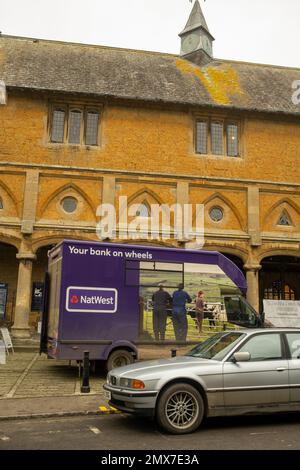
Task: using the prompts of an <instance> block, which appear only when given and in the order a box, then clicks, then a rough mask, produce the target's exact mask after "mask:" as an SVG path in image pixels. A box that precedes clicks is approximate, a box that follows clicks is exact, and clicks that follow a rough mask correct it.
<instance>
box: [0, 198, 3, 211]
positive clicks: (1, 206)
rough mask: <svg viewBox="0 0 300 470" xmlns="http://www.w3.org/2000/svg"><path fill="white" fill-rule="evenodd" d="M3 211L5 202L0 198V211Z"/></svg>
mask: <svg viewBox="0 0 300 470" xmlns="http://www.w3.org/2000/svg"><path fill="white" fill-rule="evenodd" d="M1 209H3V201H2V198H1V197H0V210H1Z"/></svg>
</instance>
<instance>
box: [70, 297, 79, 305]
mask: <svg viewBox="0 0 300 470" xmlns="http://www.w3.org/2000/svg"><path fill="white" fill-rule="evenodd" d="M70 302H71V304H78V302H79V297H78V296H77V295H72V296H71V300H70Z"/></svg>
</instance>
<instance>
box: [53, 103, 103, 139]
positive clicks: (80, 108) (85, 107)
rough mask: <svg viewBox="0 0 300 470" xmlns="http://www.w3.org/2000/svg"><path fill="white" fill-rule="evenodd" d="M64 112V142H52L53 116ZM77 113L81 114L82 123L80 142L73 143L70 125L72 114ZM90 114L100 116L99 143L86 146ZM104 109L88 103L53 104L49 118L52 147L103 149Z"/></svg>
mask: <svg viewBox="0 0 300 470" xmlns="http://www.w3.org/2000/svg"><path fill="white" fill-rule="evenodd" d="M57 110H59V111H64V113H65V120H64V137H63V141H62V142H54V141H52V125H53V114H54V111H57ZM72 111H76V112H80V113H81V123H80V142H79V143H71V142H69V131H70V129H69V123H70V116H71V112H72ZM88 113H96V114H98V116H99V117H98V133H97V142H96V143H95V144H91V143H89V144H86V130H87V117H88ZM102 114H103V107H102V106H101V105H93V104H86V103H78V102H74V103H72V102H68V103H66V102H59V101H55V102H52V103H51V104H50V106H49V117H48V141H49V143H50V144H51V145H67V146H72V147H73V146H76V147H78V146H80V147H87V148H89V147H91V148H99V147H101V122H102Z"/></svg>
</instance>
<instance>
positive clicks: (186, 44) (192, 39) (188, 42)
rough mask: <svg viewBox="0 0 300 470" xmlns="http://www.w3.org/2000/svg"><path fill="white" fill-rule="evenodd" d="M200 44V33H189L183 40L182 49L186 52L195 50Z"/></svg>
mask: <svg viewBox="0 0 300 470" xmlns="http://www.w3.org/2000/svg"><path fill="white" fill-rule="evenodd" d="M198 44H199V36H198V34H195V33H193V34H189V35H188V36H187V37H186V38H184V40H183V41H182V50H183V52H184V53H185V54H188V53H189V52H192V51H194V50H195V49H196V48H197V46H198Z"/></svg>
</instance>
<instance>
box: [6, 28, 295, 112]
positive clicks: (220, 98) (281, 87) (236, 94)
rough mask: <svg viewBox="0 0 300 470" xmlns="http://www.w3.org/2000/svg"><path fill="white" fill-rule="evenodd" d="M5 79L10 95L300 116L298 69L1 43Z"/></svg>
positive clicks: (50, 43) (70, 46) (65, 45)
mask: <svg viewBox="0 0 300 470" xmlns="http://www.w3.org/2000/svg"><path fill="white" fill-rule="evenodd" d="M0 80H4V81H5V83H6V86H7V87H8V88H9V87H10V88H22V89H28V90H29V89H31V90H44V91H53V92H64V93H80V94H85V95H91V96H94V97H99V98H100V97H101V98H104V97H113V98H117V99H127V100H128V99H130V100H140V101H146V102H147V101H148V102H153V103H167V104H171V103H172V104H180V105H187V106H196V107H203V106H213V107H218V108H220V107H225V108H234V109H239V110H251V111H254V110H256V111H264V112H273V113H275V112H276V113H288V114H297V115H299V114H300V105H298V106H296V105H294V104H293V102H292V99H291V97H292V93H293V90H292V83H293V82H294V81H295V80H300V69H293V68H287V67H279V66H269V65H259V64H251V63H245V62H232V61H224V60H217V59H214V60H213V61H212V62H210V63H209V64H208V65H206V66H201V67H199V66H196V65H193V64H192V63H191V62H188V61H187V60H184V59H182V58H180V57H179V56H177V55H171V54H163V53H156V52H145V51H136V50H129V49H118V48H110V47H104V46H91V45H82V44H73V43H63V42H57V41H48V40H34V39H28V38H19V37H13V36H0Z"/></svg>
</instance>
